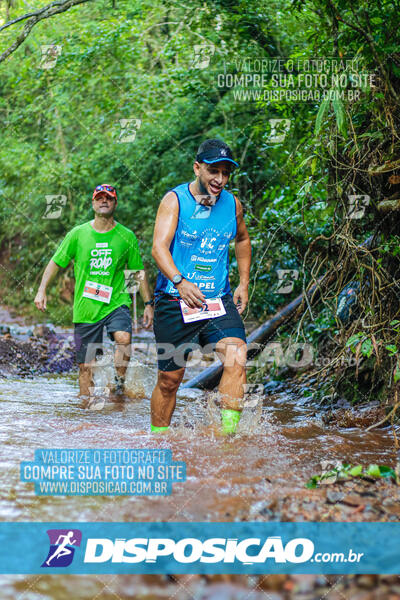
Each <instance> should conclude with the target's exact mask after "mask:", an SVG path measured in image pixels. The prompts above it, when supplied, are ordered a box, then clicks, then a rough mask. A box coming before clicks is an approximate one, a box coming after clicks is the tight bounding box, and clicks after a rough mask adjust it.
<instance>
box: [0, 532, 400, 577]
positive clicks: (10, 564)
mask: <svg viewBox="0 0 400 600" xmlns="http://www.w3.org/2000/svg"><path fill="white" fill-rule="evenodd" d="M380 540H381V542H380ZM383 541H384V543H383ZM399 547H400V523H261V522H254V523H253V522H252V523H244V522H243V523H99V522H97V523H0V565H1V573H4V574H25V573H44V572H46V573H47V574H49V573H82V574H90V573H116V574H118V573H144V574H147V573H149V574H159V573H176V574H178V573H210V574H212V573H215V574H217V573H246V574H268V573H288V574H290V573H324V574H329V573H336V574H345V573H354V574H355V573H382V574H384V573H399V572H400V552H399Z"/></svg>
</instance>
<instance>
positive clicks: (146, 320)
mask: <svg viewBox="0 0 400 600" xmlns="http://www.w3.org/2000/svg"><path fill="white" fill-rule="evenodd" d="M153 320H154V308H153V307H152V306H151V305H150V304H147V305H146V306H145V307H144V313H143V325H144V326H145V329H149V328H150V327H151V326H152V324H153Z"/></svg>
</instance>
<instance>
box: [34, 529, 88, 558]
mask: <svg viewBox="0 0 400 600" xmlns="http://www.w3.org/2000/svg"><path fill="white" fill-rule="evenodd" d="M47 535H48V536H49V541H50V548H49V552H48V554H47V557H46V559H45V561H44V563H43V564H42V565H41V566H42V567H68V566H69V565H70V564H71V563H72V560H73V558H74V553H75V548H77V547H79V546H80V545H81V541H82V532H81V531H80V530H79V529H48V530H47Z"/></svg>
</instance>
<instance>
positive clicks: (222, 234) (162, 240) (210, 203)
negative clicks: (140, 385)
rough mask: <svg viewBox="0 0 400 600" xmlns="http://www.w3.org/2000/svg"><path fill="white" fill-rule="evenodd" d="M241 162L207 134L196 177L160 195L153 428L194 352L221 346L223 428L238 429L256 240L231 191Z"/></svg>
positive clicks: (167, 417)
mask: <svg viewBox="0 0 400 600" xmlns="http://www.w3.org/2000/svg"><path fill="white" fill-rule="evenodd" d="M237 166H238V164H237V163H236V162H235V161H234V160H233V158H232V152H231V150H230V148H229V146H227V144H225V143H224V142H222V141H221V140H206V141H205V142H203V143H202V144H201V145H200V147H199V149H198V151H197V155H196V160H195V162H194V165H193V170H194V173H195V175H196V179H195V180H194V181H192V182H191V183H184V184H181V185H178V186H177V187H176V188H174V189H173V190H171V191H169V192H168V193H167V194H166V195H165V196H164V198H163V199H162V201H161V204H160V207H159V209H158V213H157V217H156V223H155V228H154V238H153V250H152V255H153V258H154V260H155V261H156V263H157V266H158V267H159V270H160V271H159V274H158V277H157V283H156V289H155V295H156V301H155V315H154V333H155V337H156V342H157V351H158V352H157V353H158V369H159V371H158V380H157V384H156V387H155V388H154V391H153V394H152V398H151V429H152V431H162V430H165V429H168V427H169V424H170V421H171V417H172V414H173V412H174V409H175V403H176V392H177V389H178V387H179V385H180V383H181V381H182V378H183V375H184V372H185V363H186V360H187V357H188V355H189V352H190V351H191V350H192V349H194V348H196V347H198V345H199V344H200V346H201V347H202V348H203V350H204V349H206V350H208V351H209V352H210V351H211V350H214V349H215V351H216V352H217V354H218V356H219V357H220V359H221V361H222V362H223V365H224V369H223V374H222V377H221V382H220V385H219V388H218V390H219V393H220V398H221V408H222V410H221V419H222V430H223V432H224V433H234V432H235V430H236V427H237V425H238V422H239V419H240V410H241V399H242V398H243V394H244V384H245V383H246V371H245V364H246V336H245V331H244V327H243V322H242V319H241V316H240V315H241V314H242V312H243V311H244V309H245V308H246V305H247V302H248V285H249V277H250V261H251V244H250V238H249V234H248V232H247V229H246V225H245V223H244V220H243V210H242V205H241V203H240V202H239V200H238V199H237V198H236V197H235V196H233V194H231V193H230V192H228V191H227V190H225V189H224V188H225V185H226V184H227V182H228V179H229V176H230V174H231V171H232V170H233V168H235V167H237ZM231 240H235V254H236V259H237V264H238V270H239V276H240V283H239V286H238V287H237V288H236V290H235V292H234V294H233V297H232V293H231V290H230V285H229V243H230V241H231Z"/></svg>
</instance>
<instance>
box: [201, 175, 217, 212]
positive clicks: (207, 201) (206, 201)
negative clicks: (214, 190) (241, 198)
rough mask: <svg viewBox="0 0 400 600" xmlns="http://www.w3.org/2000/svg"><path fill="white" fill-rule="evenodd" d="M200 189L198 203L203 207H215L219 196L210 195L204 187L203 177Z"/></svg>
mask: <svg viewBox="0 0 400 600" xmlns="http://www.w3.org/2000/svg"><path fill="white" fill-rule="evenodd" d="M199 189H200V194H199V195H197V196H196V202H198V203H199V204H202V205H203V206H214V204H215V203H216V202H217V196H212V195H211V194H209V193H208V191H207V187H206V186H205V185H204V182H203V181H202V179H201V177H199Z"/></svg>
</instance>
